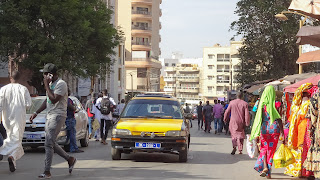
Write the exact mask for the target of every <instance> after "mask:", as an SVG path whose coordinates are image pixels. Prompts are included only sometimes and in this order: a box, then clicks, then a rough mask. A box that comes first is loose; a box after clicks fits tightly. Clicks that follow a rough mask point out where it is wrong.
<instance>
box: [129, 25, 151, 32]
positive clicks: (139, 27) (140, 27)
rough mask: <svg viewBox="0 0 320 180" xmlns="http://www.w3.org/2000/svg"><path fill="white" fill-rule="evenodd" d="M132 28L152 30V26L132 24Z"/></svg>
mask: <svg viewBox="0 0 320 180" xmlns="http://www.w3.org/2000/svg"><path fill="white" fill-rule="evenodd" d="M131 29H136V30H148V31H151V30H152V28H151V27H145V26H132V27H131Z"/></svg>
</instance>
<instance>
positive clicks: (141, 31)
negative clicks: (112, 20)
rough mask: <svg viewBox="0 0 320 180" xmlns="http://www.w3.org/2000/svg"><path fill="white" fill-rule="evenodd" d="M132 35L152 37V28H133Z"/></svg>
mask: <svg viewBox="0 0 320 180" xmlns="http://www.w3.org/2000/svg"><path fill="white" fill-rule="evenodd" d="M131 34H132V35H133V36H137V35H141V36H149V37H150V36H151V35H152V28H151V27H144V26H132V27H131Z"/></svg>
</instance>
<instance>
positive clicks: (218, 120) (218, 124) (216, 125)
mask: <svg viewBox="0 0 320 180" xmlns="http://www.w3.org/2000/svg"><path fill="white" fill-rule="evenodd" d="M214 129H215V130H216V131H218V132H221V131H222V118H214Z"/></svg>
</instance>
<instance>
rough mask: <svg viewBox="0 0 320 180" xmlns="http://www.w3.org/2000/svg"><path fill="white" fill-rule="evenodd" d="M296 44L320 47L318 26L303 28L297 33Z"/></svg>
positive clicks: (319, 28) (319, 27) (319, 29)
mask: <svg viewBox="0 0 320 180" xmlns="http://www.w3.org/2000/svg"><path fill="white" fill-rule="evenodd" d="M297 37H298V40H297V44H299V45H304V44H310V45H312V46H317V47H320V26H303V27H301V28H300V29H299V31H298V33H297Z"/></svg>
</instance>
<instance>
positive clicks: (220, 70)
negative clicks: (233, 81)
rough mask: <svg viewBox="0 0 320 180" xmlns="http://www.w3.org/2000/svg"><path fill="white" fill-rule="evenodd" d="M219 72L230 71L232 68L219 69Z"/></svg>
mask: <svg viewBox="0 0 320 180" xmlns="http://www.w3.org/2000/svg"><path fill="white" fill-rule="evenodd" d="M217 72H230V69H217Z"/></svg>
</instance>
